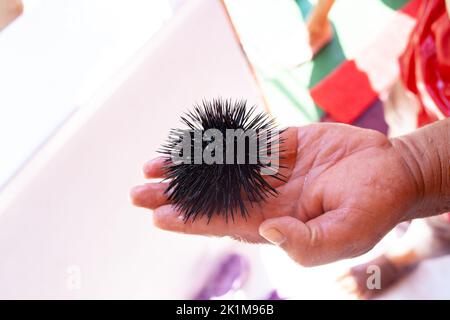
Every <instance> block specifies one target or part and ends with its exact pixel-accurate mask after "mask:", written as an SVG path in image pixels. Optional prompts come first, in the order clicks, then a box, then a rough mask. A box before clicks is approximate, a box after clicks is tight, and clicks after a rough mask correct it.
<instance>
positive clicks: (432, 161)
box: [391, 119, 450, 219]
mask: <svg viewBox="0 0 450 320" xmlns="http://www.w3.org/2000/svg"><path fill="white" fill-rule="evenodd" d="M391 142H392V145H393V147H394V149H396V151H397V152H398V153H399V155H400V157H401V158H402V160H403V161H404V165H405V172H407V174H409V175H410V176H411V178H412V181H414V184H415V188H416V201H415V203H414V205H413V207H412V208H411V210H410V212H408V213H407V217H406V219H411V218H419V217H426V216H431V215H437V214H440V213H444V212H448V211H450V151H449V149H450V119H447V120H443V121H439V122H437V123H435V124H432V125H429V126H426V127H424V128H422V129H419V130H416V131H415V132H413V133H411V134H409V135H406V136H402V137H398V138H394V139H392V140H391Z"/></svg>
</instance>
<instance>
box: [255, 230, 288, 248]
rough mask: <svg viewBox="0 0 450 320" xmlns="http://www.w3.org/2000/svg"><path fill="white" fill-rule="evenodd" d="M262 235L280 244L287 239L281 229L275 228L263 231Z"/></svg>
mask: <svg viewBox="0 0 450 320" xmlns="http://www.w3.org/2000/svg"><path fill="white" fill-rule="evenodd" d="M260 234H261V236H262V237H264V238H265V239H266V240H267V241H269V242H272V243H273V244H275V245H277V246H279V245H280V244H282V243H283V242H284V241H286V237H285V236H284V234H282V233H281V232H280V231H278V230H277V229H275V228H270V229H267V230H262V231H261V233H260Z"/></svg>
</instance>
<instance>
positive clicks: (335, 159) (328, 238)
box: [131, 121, 450, 266]
mask: <svg viewBox="0 0 450 320" xmlns="http://www.w3.org/2000/svg"><path fill="white" fill-rule="evenodd" d="M441 127H444V129H443V130H440V131H439V130H435V131H436V132H437V131H439V132H441V133H442V134H444V135H445V134H446V133H447V132H448V131H450V123H449V122H448V121H447V122H446V123H445V124H444V126H442V125H441ZM441 129H442V128H441ZM431 133H432V134H434V133H435V132H434V133H433V132H431ZM422 135H423V137H422V138H421V139H428V138H427V135H424V134H422ZM284 138H286V142H285V149H286V150H287V151H286V152H285V153H284V157H285V159H284V160H283V163H282V164H285V165H286V166H288V169H286V170H285V171H284V172H283V173H284V174H285V175H287V176H288V177H289V179H288V181H287V183H277V182H273V181H272V182H273V185H274V186H276V188H277V190H278V191H279V196H278V197H272V198H270V199H268V201H267V202H265V203H263V204H261V205H256V206H254V207H253V208H251V207H250V205H249V206H248V207H249V214H250V218H248V219H247V220H244V219H243V218H237V219H236V220H235V221H234V222H228V223H226V222H225V221H224V220H223V219H221V218H220V217H215V218H213V219H212V220H211V222H210V223H209V224H207V223H206V219H205V218H203V219H200V220H197V221H196V222H195V223H192V222H191V221H189V222H187V223H185V222H184V221H183V220H182V219H181V218H180V217H181V214H180V212H177V210H175V209H174V207H173V206H172V205H171V204H170V203H168V201H167V199H166V197H165V196H164V190H165V188H166V184H164V183H160V182H150V183H148V184H145V185H143V186H138V187H135V188H133V190H132V191H131V198H132V201H133V203H134V204H135V205H137V206H140V207H144V208H148V209H152V210H153V221H154V224H155V225H156V226H157V227H159V228H161V229H164V230H168V231H175V232H181V233H187V234H199V235H206V236H219V237H223V236H230V237H233V238H235V239H238V240H242V241H246V242H252V243H267V242H268V241H267V240H266V239H269V240H270V242H272V243H274V244H277V245H279V246H280V247H281V248H282V249H284V250H285V251H286V252H287V253H288V254H289V256H290V257H291V258H292V259H294V260H295V261H297V262H298V263H299V264H301V265H304V266H315V265H320V264H325V263H329V262H333V261H336V260H340V259H343V258H349V257H354V256H357V255H360V254H362V253H364V252H366V251H368V250H370V249H371V248H372V247H373V246H374V245H375V244H376V243H377V242H378V241H379V240H380V239H381V238H382V237H383V236H384V235H385V234H386V233H387V232H389V231H390V230H391V229H392V228H393V227H394V226H395V225H396V224H398V223H399V222H401V221H403V220H406V219H411V218H413V217H416V216H423V215H424V214H423V212H424V210H425V209H424V208H425V207H426V208H430V206H429V204H428V202H427V201H428V199H432V200H433V201H435V200H436V197H435V196H434V195H433V194H432V195H430V196H429V195H428V192H431V193H435V192H436V190H435V189H434V187H430V186H431V185H432V184H431V183H430V181H431V180H433V179H431V180H430V179H429V180H430V181H425V180H423V181H421V180H420V179H419V178H418V177H419V176H420V175H422V176H423V174H424V172H425V171H426V165H427V164H423V166H422V167H423V168H422V167H420V166H419V167H418V168H416V167H415V165H414V161H415V160H414V161H413V160H411V159H412V158H411V157H413V156H412V154H413V152H410V148H407V147H406V146H407V145H408V144H409V142H408V139H409V138H411V137H407V138H405V139H402V138H401V139H397V140H389V139H387V138H386V136H384V135H383V134H381V133H379V132H377V131H373V130H368V129H361V128H357V127H353V126H348V125H343V124H313V125H309V126H305V127H298V128H289V130H287V131H286V132H285V133H284ZM413 138H414V137H413ZM416 138H417V137H416ZM416 140H417V139H416ZM447 141H449V140H447ZM447 155H448V154H447ZM442 157H443V156H442V155H441V156H439V157H437V158H442ZM413 158H414V157H413ZM415 158H417V157H415ZM448 159H449V158H447V159H446V160H445V161H447V163H448ZM441 160H442V159H441ZM162 165H163V160H162V159H161V158H157V159H155V160H153V161H150V162H149V163H147V164H146V165H145V166H144V173H145V175H146V177H147V178H161V177H163V169H162ZM416 169H417V170H418V171H416ZM419 172H420V174H419ZM436 172H437V171H436ZM434 180H436V179H434ZM434 180H433V181H434ZM440 180H442V179H440ZM444 180H445V179H444ZM275 181H276V180H275ZM436 181H437V180H436ZM449 186H450V184H449ZM449 189H450V188H449ZM445 209H446V205H442V203H440V204H439V205H437V206H436V209H435V210H434V212H433V214H438V213H441V212H443V211H442V210H445ZM438 211H439V212H438Z"/></svg>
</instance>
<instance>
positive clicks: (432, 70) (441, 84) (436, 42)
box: [400, 0, 450, 126]
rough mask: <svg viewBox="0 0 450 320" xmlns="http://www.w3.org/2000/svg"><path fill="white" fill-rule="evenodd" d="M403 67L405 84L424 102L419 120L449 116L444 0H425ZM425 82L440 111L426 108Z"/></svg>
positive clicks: (449, 24)
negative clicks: (421, 88) (422, 89)
mask: <svg viewBox="0 0 450 320" xmlns="http://www.w3.org/2000/svg"><path fill="white" fill-rule="evenodd" d="M400 70H401V76H402V79H403V81H404V83H405V85H406V87H407V88H408V89H409V90H410V91H412V92H413V93H414V94H416V96H417V97H418V99H419V101H420V103H421V110H420V112H419V119H418V124H419V125H420V126H421V125H425V124H427V123H430V122H432V121H435V120H437V119H438V118H439V117H440V116H442V115H444V116H450V19H449V17H448V13H447V10H446V7H445V0H423V1H422V2H421V7H420V9H419V14H418V23H417V25H416V28H415V30H414V31H413V33H412V34H411V37H410V41H409V44H408V47H407V49H406V50H405V53H404V54H403V55H402V57H401V58H400ZM420 84H422V85H423V86H424V88H425V91H426V95H428V96H429V97H430V98H431V99H432V102H433V103H434V104H435V105H436V107H437V108H438V110H439V111H436V110H433V109H432V108H427V107H426V105H425V103H424V100H425V96H424V92H423V91H422V92H421V91H420V90H419V85H420ZM439 113H440V114H439Z"/></svg>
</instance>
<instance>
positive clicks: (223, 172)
mask: <svg viewBox="0 0 450 320" xmlns="http://www.w3.org/2000/svg"><path fill="white" fill-rule="evenodd" d="M255 109H256V108H255V107H251V108H247V106H246V102H245V101H236V102H233V101H232V100H223V99H214V100H212V101H203V102H202V104H201V105H195V106H194V109H193V111H191V112H189V113H186V114H185V115H184V116H182V117H181V120H182V122H183V123H184V124H185V125H186V126H187V128H186V129H172V130H171V131H170V134H169V139H168V142H167V143H166V144H165V145H163V147H162V149H161V150H160V151H159V152H161V153H163V154H166V155H167V156H168V158H167V160H166V165H165V171H166V177H167V179H168V180H169V181H170V183H169V186H168V188H167V190H166V194H168V195H169V196H168V197H169V200H170V201H171V203H172V204H174V205H175V206H176V207H177V208H178V209H179V210H180V211H181V212H182V213H183V215H184V219H185V220H188V219H190V218H192V219H193V220H195V219H196V218H197V217H198V216H202V215H206V216H207V217H208V221H209V220H210V219H211V217H212V216H213V215H215V214H217V215H222V216H223V217H224V218H225V219H226V220H227V221H228V217H229V216H231V218H232V219H233V220H234V215H235V213H240V214H241V215H242V216H243V217H244V218H246V217H247V215H248V210H247V207H246V204H250V205H251V206H253V204H254V203H255V202H259V201H264V200H265V199H266V198H267V197H268V196H271V195H272V196H275V195H277V191H276V189H275V188H273V187H272V186H271V185H270V183H269V182H267V181H266V179H265V178H264V176H265V175H270V176H272V177H274V178H275V179H278V180H281V181H284V176H283V175H282V174H280V173H279V172H278V169H279V166H278V162H277V160H278V159H279V152H280V150H279V146H280V144H281V143H282V139H280V137H279V134H280V132H279V131H278V130H277V129H276V125H275V122H274V120H273V119H272V118H271V117H270V116H269V115H268V114H266V113H258V112H256V110H255ZM255 146H256V147H255Z"/></svg>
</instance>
